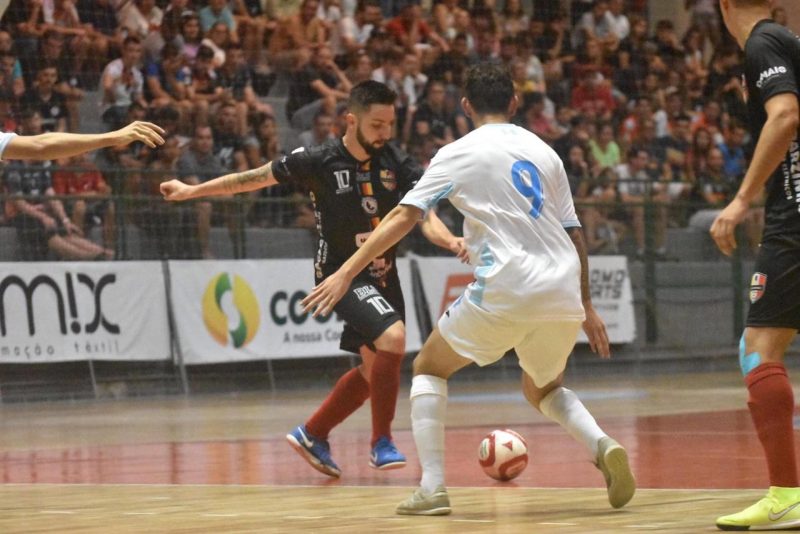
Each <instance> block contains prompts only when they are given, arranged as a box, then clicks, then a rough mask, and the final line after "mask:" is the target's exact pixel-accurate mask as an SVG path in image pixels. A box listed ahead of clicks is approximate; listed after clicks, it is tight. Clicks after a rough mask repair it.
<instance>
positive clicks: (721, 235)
mask: <svg viewBox="0 0 800 534" xmlns="http://www.w3.org/2000/svg"><path fill="white" fill-rule="evenodd" d="M748 209H750V206H748V204H747V203H746V202H744V201H743V200H741V199H740V198H739V197H736V198H734V199H733V200H732V201H731V203H730V204H728V206H727V207H726V208H725V209H724V210H722V213H720V214H719V215H717V218H716V219H714V224H712V225H711V229H710V230H709V233H710V234H711V237H712V238H713V239H714V242H715V243H716V244H717V247H719V250H720V252H722V253H723V254H725V255H726V256H730V255H731V254H733V251H734V250H735V249H736V235H735V233H734V232H735V231H736V226H737V225H738V224H739V223H740V222H742V220H744V218H745V216H746V215H747V210H748Z"/></svg>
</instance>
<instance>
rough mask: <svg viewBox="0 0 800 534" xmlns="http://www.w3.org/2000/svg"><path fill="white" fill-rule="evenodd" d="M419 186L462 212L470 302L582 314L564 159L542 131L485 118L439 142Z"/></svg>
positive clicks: (546, 314)
mask: <svg viewBox="0 0 800 534" xmlns="http://www.w3.org/2000/svg"><path fill="white" fill-rule="evenodd" d="M417 188H419V189H420V192H417ZM417 188H415V190H414V193H416V194H417V195H422V196H424V195H425V194H426V191H427V193H428V195H431V194H432V195H437V194H438V195H439V198H441V197H443V196H446V197H447V198H448V199H449V200H450V202H451V203H452V204H453V206H454V207H455V208H456V209H458V210H459V211H460V212H461V213H462V214H463V215H464V218H465V219H464V237H465V239H466V242H467V247H468V249H469V252H470V258H471V260H472V263H473V265H475V266H476V268H475V277H476V282H475V283H474V284H472V285H471V286H470V287H469V289H468V290H467V294H466V296H467V298H469V299H470V300H471V301H472V302H473V303H475V304H477V305H479V306H481V307H483V308H485V309H487V310H489V311H492V312H495V313H497V314H500V315H504V316H507V317H509V318H519V319H528V318H534V317H535V318H538V319H547V318H552V319H564V318H574V317H582V316H583V308H582V305H581V299H580V262H579V258H578V254H577V252H576V250H575V246H574V245H573V243H572V240H571V239H570V237H569V235H568V234H567V232H566V231H565V230H564V228H565V227H571V226H579V223H578V219H577V217H576V215H575V208H574V205H573V203H572V196H571V194H570V190H569V183H568V181H567V178H566V173H565V172H564V167H563V164H562V162H561V160H560V159H559V158H558V156H557V155H556V153H555V152H554V151H553V150H552V149H551V148H550V147H549V146H547V144H545V143H544V142H543V141H542V140H541V139H539V138H538V137H537V136H535V135H534V134H532V133H531V132H529V131H527V130H525V129H523V128H519V127H517V126H513V125H511V124H488V125H484V126H482V127H481V128H478V129H477V130H475V131H473V132H471V133H469V134H468V135H466V136H465V137H463V138H462V139H459V140H458V141H456V142H454V143H451V144H450V145H448V146H446V147H444V148H442V149H441V150H440V151H439V153H438V154H437V155H436V157H435V158H434V160H433V161H432V162H431V166H430V167H429V169H428V171H427V172H426V173H425V176H423V178H422V179H421V180H420V183H419V184H418V186H417ZM412 198H413V197H412ZM429 200H430V198H429ZM434 200H435V199H434ZM403 203H412V204H413V203H414V202H406V199H404V200H403Z"/></svg>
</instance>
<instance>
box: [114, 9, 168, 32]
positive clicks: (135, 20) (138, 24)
mask: <svg viewBox="0 0 800 534" xmlns="http://www.w3.org/2000/svg"><path fill="white" fill-rule="evenodd" d="M117 18H118V19H119V26H120V27H121V28H123V30H125V31H127V35H128V37H136V38H137V39H139V42H142V41H144V40H145V39H147V38H148V36H149V35H150V32H152V31H155V30H158V28H159V27H160V26H161V21H162V20H163V18H164V12H163V11H161V9H160V8H159V7H158V6H156V1H155V0H133V1H132V2H126V3H125V5H124V6H123V7H122V8H121V9H120V11H119V13H118V14H117Z"/></svg>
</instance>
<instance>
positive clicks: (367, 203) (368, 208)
mask: <svg viewBox="0 0 800 534" xmlns="http://www.w3.org/2000/svg"><path fill="white" fill-rule="evenodd" d="M361 207H362V208H364V211H365V212H367V214H369V215H375V214H376V213H378V201H377V200H375V199H374V198H373V197H364V198H362V199H361Z"/></svg>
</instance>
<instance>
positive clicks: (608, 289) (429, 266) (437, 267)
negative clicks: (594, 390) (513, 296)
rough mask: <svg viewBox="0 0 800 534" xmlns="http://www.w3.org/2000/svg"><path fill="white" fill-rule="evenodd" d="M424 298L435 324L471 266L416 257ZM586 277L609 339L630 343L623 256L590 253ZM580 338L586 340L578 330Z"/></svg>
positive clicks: (468, 277)
mask: <svg viewBox="0 0 800 534" xmlns="http://www.w3.org/2000/svg"><path fill="white" fill-rule="evenodd" d="M415 261H417V263H418V264H419V270H420V274H421V277H422V285H423V288H424V294H425V298H426V300H427V303H428V308H429V309H430V311H431V315H432V317H431V319H432V321H433V324H436V321H438V319H439V317H441V315H442V314H443V313H444V312H445V310H446V309H447V307H448V306H450V304H451V303H452V302H453V301H454V300H456V299H457V298H458V297H459V295H461V294H462V293H463V292H464V288H465V287H466V286H467V285H469V284H470V283H472V281H473V280H474V277H473V274H472V267H471V266H469V265H464V264H462V263H460V262H459V261H458V260H456V259H454V258H422V257H416V258H415ZM589 279H590V284H591V290H592V302H593V304H594V307H595V309H596V310H597V312H598V313H599V314H600V316H601V317H602V318H603V320H604V321H605V323H606V328H607V329H608V337H609V339H610V340H611V342H612V343H630V342H632V341H633V340H634V339H635V338H636V326H635V321H634V316H633V291H632V289H631V281H630V276H629V273H628V263H627V259H626V258H625V256H590V257H589ZM578 341H579V342H583V343H586V341H587V340H586V336H585V335H584V334H583V332H581V334H580V336H579V338H578Z"/></svg>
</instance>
